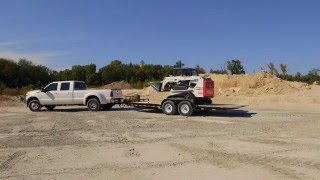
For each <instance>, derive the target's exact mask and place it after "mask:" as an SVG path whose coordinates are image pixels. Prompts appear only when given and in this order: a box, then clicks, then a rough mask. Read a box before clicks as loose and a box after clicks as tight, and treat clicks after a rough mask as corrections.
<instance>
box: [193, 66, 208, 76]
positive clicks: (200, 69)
mask: <svg viewBox="0 0 320 180" xmlns="http://www.w3.org/2000/svg"><path fill="white" fill-rule="evenodd" d="M195 69H196V70H197V71H198V73H199V74H205V73H206V71H205V70H204V69H203V67H200V66H199V65H198V64H197V65H196V67H195Z"/></svg>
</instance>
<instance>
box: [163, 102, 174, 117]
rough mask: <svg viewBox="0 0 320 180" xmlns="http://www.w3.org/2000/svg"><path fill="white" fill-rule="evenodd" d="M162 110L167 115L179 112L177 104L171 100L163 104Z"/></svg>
mask: <svg viewBox="0 0 320 180" xmlns="http://www.w3.org/2000/svg"><path fill="white" fill-rule="evenodd" d="M161 109H162V112H163V113H164V114H166V115H174V114H176V113H177V105H176V104H175V103H174V102H173V101H170V100H167V101H165V102H164V103H163V104H162V108H161Z"/></svg>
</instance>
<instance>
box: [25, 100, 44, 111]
mask: <svg viewBox="0 0 320 180" xmlns="http://www.w3.org/2000/svg"><path fill="white" fill-rule="evenodd" d="M28 107H29V109H30V110H31V111H39V110H40V109H41V104H40V102H39V100H32V101H30V102H29V104H28Z"/></svg>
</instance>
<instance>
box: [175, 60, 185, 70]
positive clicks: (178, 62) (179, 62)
mask: <svg viewBox="0 0 320 180" xmlns="http://www.w3.org/2000/svg"><path fill="white" fill-rule="evenodd" d="M183 66H184V63H183V62H182V61H181V60H179V61H177V62H176V64H175V65H173V67H174V68H182V67H183Z"/></svg>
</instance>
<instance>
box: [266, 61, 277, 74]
mask: <svg viewBox="0 0 320 180" xmlns="http://www.w3.org/2000/svg"><path fill="white" fill-rule="evenodd" d="M267 66H268V68H269V73H270V74H272V75H276V76H278V74H279V73H278V70H277V69H276V67H275V66H274V64H273V63H272V62H270V63H269V64H267Z"/></svg>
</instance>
